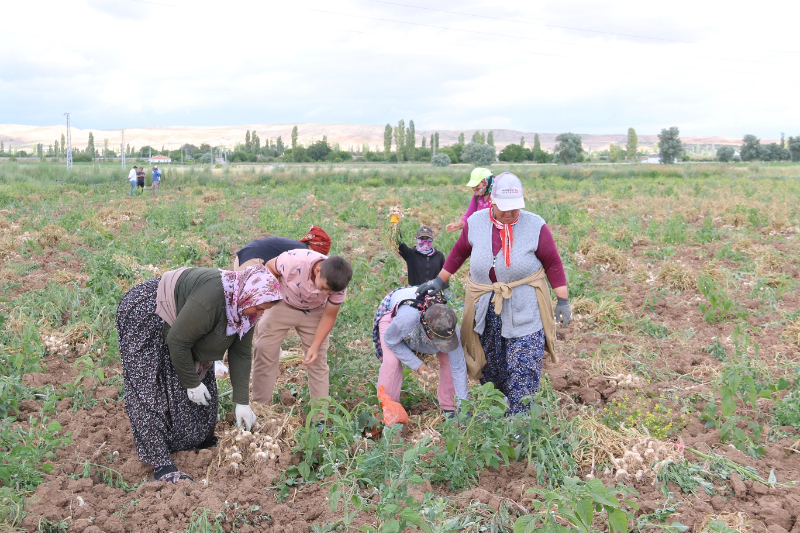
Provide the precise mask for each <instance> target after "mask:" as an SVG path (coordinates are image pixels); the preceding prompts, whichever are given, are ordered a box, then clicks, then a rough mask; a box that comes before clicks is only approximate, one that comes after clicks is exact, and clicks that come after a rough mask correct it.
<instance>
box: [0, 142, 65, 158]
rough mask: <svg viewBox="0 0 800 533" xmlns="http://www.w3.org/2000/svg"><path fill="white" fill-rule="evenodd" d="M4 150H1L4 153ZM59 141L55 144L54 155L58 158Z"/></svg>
mask: <svg viewBox="0 0 800 533" xmlns="http://www.w3.org/2000/svg"><path fill="white" fill-rule="evenodd" d="M2 151H3V150H0V152H2ZM58 153H59V152H58V139H56V141H55V143H54V144H53V155H54V156H55V157H56V158H57V157H58Z"/></svg>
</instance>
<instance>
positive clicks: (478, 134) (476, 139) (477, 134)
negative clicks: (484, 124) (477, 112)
mask: <svg viewBox="0 0 800 533" xmlns="http://www.w3.org/2000/svg"><path fill="white" fill-rule="evenodd" d="M471 142H474V143H475V144H481V132H479V131H478V130H475V133H473V134H472V139H471Z"/></svg>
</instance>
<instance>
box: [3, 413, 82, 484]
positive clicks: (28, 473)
mask: <svg viewBox="0 0 800 533" xmlns="http://www.w3.org/2000/svg"><path fill="white" fill-rule="evenodd" d="M61 429H62V428H61V424H60V423H58V422H56V421H55V420H52V421H48V419H47V417H42V418H41V419H40V418H38V417H30V418H29V419H28V427H27V428H24V427H23V426H21V425H19V424H12V421H11V419H8V418H5V419H3V420H2V421H0V452H2V454H1V455H2V456H3V459H2V460H0V482H2V485H3V486H6V487H14V488H15V489H17V490H20V491H33V490H34V489H36V487H37V486H38V485H39V483H41V482H42V477H43V474H44V473H46V472H52V471H53V468H54V467H53V465H52V464H51V463H50V460H52V459H55V458H56V454H55V453H54V452H55V450H57V449H58V448H60V447H62V446H66V445H68V444H71V443H72V439H70V438H69V433H67V434H65V435H59V433H60V432H61Z"/></svg>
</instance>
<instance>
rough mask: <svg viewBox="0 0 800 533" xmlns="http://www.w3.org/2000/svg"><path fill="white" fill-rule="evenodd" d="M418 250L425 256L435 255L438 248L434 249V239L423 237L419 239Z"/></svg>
mask: <svg viewBox="0 0 800 533" xmlns="http://www.w3.org/2000/svg"><path fill="white" fill-rule="evenodd" d="M415 248H416V250H417V251H418V252H419V253H421V254H423V255H433V254H434V253H436V248H434V247H433V239H428V238H425V237H421V238H418V239H417V245H416V246H415Z"/></svg>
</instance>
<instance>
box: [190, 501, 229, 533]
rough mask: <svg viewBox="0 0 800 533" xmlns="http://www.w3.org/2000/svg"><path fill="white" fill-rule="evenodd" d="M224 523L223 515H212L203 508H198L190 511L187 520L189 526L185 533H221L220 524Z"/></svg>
mask: <svg viewBox="0 0 800 533" xmlns="http://www.w3.org/2000/svg"><path fill="white" fill-rule="evenodd" d="M224 522H225V515H222V514H214V513H213V512H212V511H209V510H208V509H206V508H205V507H198V508H197V509H195V510H194V511H192V516H191V518H189V525H188V526H187V527H186V530H185V531H186V533H223V531H224V529H222V524H223V523H224Z"/></svg>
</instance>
